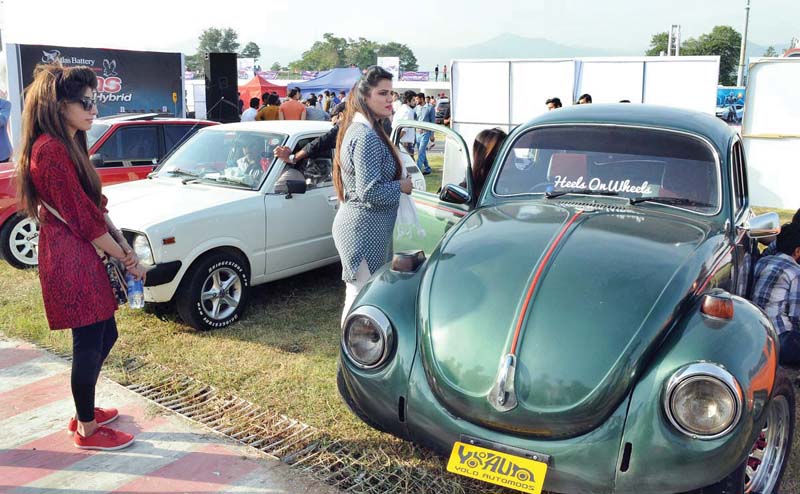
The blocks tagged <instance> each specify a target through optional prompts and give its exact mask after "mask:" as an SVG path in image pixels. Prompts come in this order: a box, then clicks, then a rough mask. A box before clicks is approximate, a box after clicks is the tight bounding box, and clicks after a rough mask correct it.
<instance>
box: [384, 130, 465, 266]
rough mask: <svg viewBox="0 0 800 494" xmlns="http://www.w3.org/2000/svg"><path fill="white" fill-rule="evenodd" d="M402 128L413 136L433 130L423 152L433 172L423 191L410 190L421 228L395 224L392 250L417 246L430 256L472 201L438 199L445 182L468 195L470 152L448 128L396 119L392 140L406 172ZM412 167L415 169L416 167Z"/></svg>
mask: <svg viewBox="0 0 800 494" xmlns="http://www.w3.org/2000/svg"><path fill="white" fill-rule="evenodd" d="M404 131H405V132H413V133H414V134H415V135H419V134H420V133H421V132H425V131H432V132H434V136H435V141H434V143H433V146H431V147H430V150H428V152H427V156H428V161H429V163H430V165H431V168H432V170H433V171H432V172H431V174H430V175H427V176H426V177H425V185H426V190H425V191H420V190H414V191H413V192H412V193H411V197H412V198H413V199H414V203H415V205H416V207H417V216H418V218H419V223H420V230H421V231H414V229H408V228H404V227H403V225H402V224H398V225H397V226H396V228H395V235H394V251H395V252H397V251H402V250H416V249H421V250H423V251H425V254H426V255H430V253H431V252H432V251H433V249H434V248H435V247H436V245H437V244H438V243H439V240H441V238H442V237H443V236H444V234H445V233H446V232H447V230H449V229H450V228H451V227H452V226H453V225H454V224H456V223H457V222H458V221H459V220H461V218H463V217H464V216H465V215H466V214H467V212H469V210H470V208H471V204H472V203H474V202H475V198H474V197H472V200H471V201H470V203H467V204H453V203H450V202H445V201H443V200H441V199H440V198H439V193H440V192H441V189H442V188H443V187H444V186H446V185H448V184H449V185H457V186H460V187H463V188H464V189H466V190H467V191H468V192H469V193H470V196H472V177H471V174H470V167H471V159H470V151H469V148H468V147H467V145H466V143H465V142H464V139H463V138H462V137H461V136H460V135H459V134H458V133H457V132H455V131H453V130H451V129H449V128H448V127H444V126H441V125H436V124H431V123H426V122H416V121H409V120H403V121H400V122H398V123H397V125H396V126H395V129H394V130H393V132H392V142H393V143H394V145H395V146H396V147H397V149H398V151H399V152H400V156H401V158H402V159H403V163H404V164H405V165H407V166H408V168H409V172H411V168H412V166H413V160H412V158H411V156H410V152H409V147H408V146H404V145H402V143H401V134H402V133H403V132H404ZM413 152H414V157H415V158H416V157H418V149H416V148H415V149H414V150H413ZM413 168H414V169H416V166H413ZM423 232H424V233H423Z"/></svg>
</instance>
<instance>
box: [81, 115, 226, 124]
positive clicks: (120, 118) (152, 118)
mask: <svg viewBox="0 0 800 494" xmlns="http://www.w3.org/2000/svg"><path fill="white" fill-rule="evenodd" d="M95 121H96V122H100V123H108V124H116V123H121V122H142V123H146V122H159V123H197V122H202V123H212V124H213V123H216V122H212V121H211V120H201V119H197V118H180V117H174V116H171V115H164V114H161V113H129V114H118V115H108V116H105V117H99V118H96V119H95Z"/></svg>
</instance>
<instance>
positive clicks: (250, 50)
mask: <svg viewBox="0 0 800 494" xmlns="http://www.w3.org/2000/svg"><path fill="white" fill-rule="evenodd" d="M240 55H241V57H242V58H255V59H256V60H258V58H259V57H260V56H261V49H260V48H259V47H258V45H257V44H255V43H253V42H252V41H251V42H249V43H247V44H246V45H244V49H243V50H242V53H241V54H240Z"/></svg>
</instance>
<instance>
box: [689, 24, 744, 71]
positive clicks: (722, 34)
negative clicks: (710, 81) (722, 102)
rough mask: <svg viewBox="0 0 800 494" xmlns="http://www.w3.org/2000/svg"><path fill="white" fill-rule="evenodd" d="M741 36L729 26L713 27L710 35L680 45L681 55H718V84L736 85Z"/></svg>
mask: <svg viewBox="0 0 800 494" xmlns="http://www.w3.org/2000/svg"><path fill="white" fill-rule="evenodd" d="M741 44H742V35H741V34H739V32H738V31H736V30H735V29H733V28H732V27H730V26H714V29H712V30H711V32H710V33H706V34H701V35H700V36H698V37H697V38H689V39H687V40H686V41H685V42H684V43H683V44H682V45H681V54H682V55H719V83H720V84H722V85H723V86H733V85H734V84H736V72H737V66H738V65H739V51H740V49H741Z"/></svg>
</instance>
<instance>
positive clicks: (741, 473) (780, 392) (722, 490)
mask: <svg viewBox="0 0 800 494" xmlns="http://www.w3.org/2000/svg"><path fill="white" fill-rule="evenodd" d="M772 396H773V397H775V396H784V397H785V398H786V401H787V402H788V404H789V441H787V443H786V452H785V457H784V459H783V465H782V466H781V471H780V474H779V475H778V481H777V483H776V484H775V488H774V489H773V490H772V492H764V493H759V494H778V493H779V492H780V486H781V480H782V479H783V473H784V472H785V471H786V465H788V463H789V457H790V456H791V454H792V438H793V437H794V426H795V423H794V421H795V394H794V388H793V387H792V382H791V380H790V379H789V374H788V373H787V372H786V370H785V369H782V368H778V372H777V375H776V380H775V389H774V390H773V392H772ZM746 467H747V460H745V461H744V463H742V464H741V465H739V467H737V468H736V470H734V471H733V472H732V473H731V474H730V475H728V476H727V477H725V478H724V479H722V480H720V481H719V482H717V483H716V484H713V485H710V486H708V487H704V488H702V489H698V490H697V491H694V492H693V493H692V494H743V493H744V483H745V468H746Z"/></svg>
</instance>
